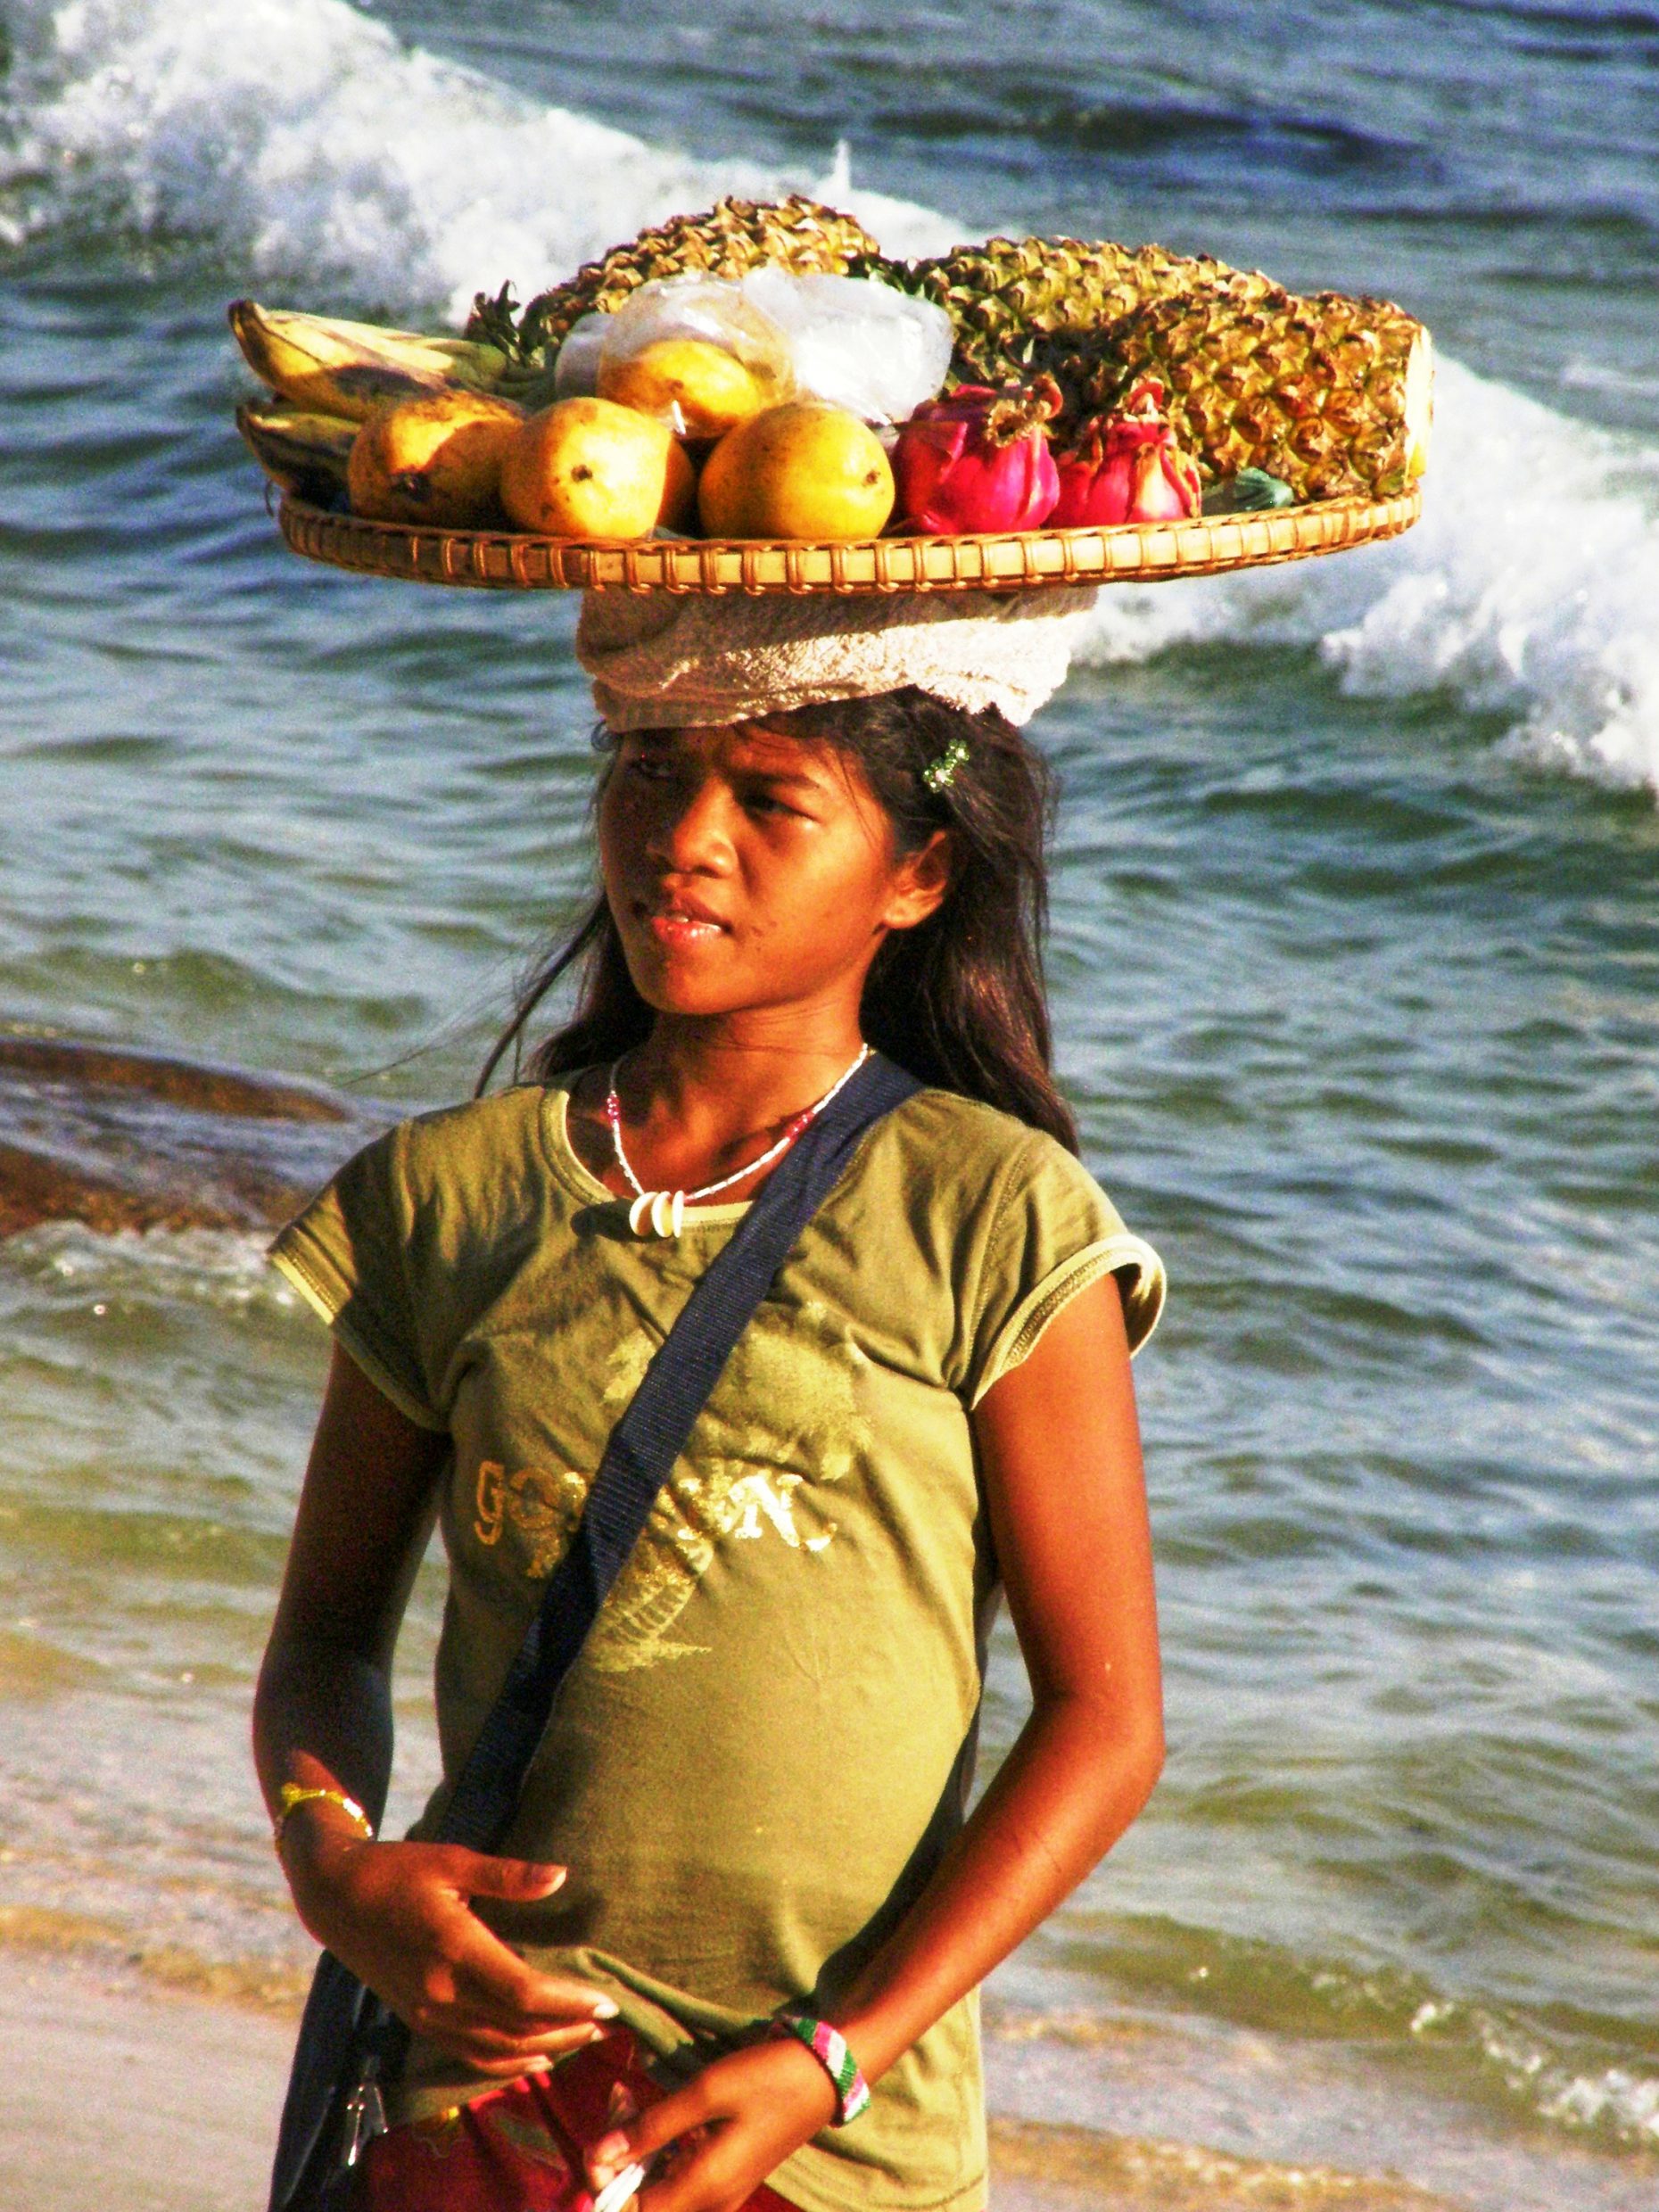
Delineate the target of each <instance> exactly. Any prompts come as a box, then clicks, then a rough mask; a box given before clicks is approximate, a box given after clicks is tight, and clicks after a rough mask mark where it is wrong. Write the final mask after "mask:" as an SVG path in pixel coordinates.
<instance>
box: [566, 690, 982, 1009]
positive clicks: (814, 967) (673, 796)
mask: <svg viewBox="0 0 1659 2212" xmlns="http://www.w3.org/2000/svg"><path fill="white" fill-rule="evenodd" d="M598 832H599V866H600V871H601V873H602V875H603V878H604V882H605V892H606V896H607V899H608V900H609V902H610V909H611V912H612V914H613V915H614V916H615V921H616V927H617V929H618V930H619V931H620V933H621V936H622V942H623V951H624V953H625V954H626V956H627V961H628V968H629V972H630V974H631V976H632V978H633V982H634V986H635V988H636V989H637V990H638V991H639V993H640V996H641V997H642V998H644V999H645V1001H646V1002H647V1003H648V1005H651V1006H654V1007H655V1008H656V1010H657V1011H658V1012H659V1013H670V1014H684V1015H692V1016H709V1015H721V1014H731V1013H737V1012H740V1011H747V1010H749V1009H762V1008H777V1009H783V1008H786V1007H791V1006H800V1005H801V1004H802V1003H805V1002H808V1001H823V1000H826V999H836V998H840V997H843V996H844V995H846V994H847V993H850V994H851V995H852V1006H853V1010H854V1014H855V1013H856V1008H857V1003H858V999H859V996H860V995H862V992H863V981H864V976H865V974H866V972H867V970H868V969H869V967H870V963H871V961H872V960H873V959H874V958H875V955H876V953H877V951H878V949H879V946H880V944H881V941H882V939H883V938H884V937H886V935H887V932H888V930H889V929H912V928H913V927H914V926H915V925H916V923H918V922H920V921H923V920H926V919H927V917H928V915H929V914H930V913H932V912H934V910H935V909H936V908H937V905H938V904H939V902H940V900H941V899H942V898H943V897H944V896H945V890H946V888H947V887H948V884H949V839H948V837H947V835H946V833H945V831H944V830H937V831H936V832H935V833H934V835H933V837H932V838H929V841H928V843H927V844H926V845H925V846H922V847H921V848H920V851H918V852H915V853H911V854H904V855H899V854H896V853H895V851H894V839H893V830H892V825H891V823H890V822H889V821H888V819H887V815H886V813H884V812H883V810H882V808H881V807H880V805H879V804H878V802H877V800H876V798H875V796H874V795H873V794H872V793H871V789H870V787H869V784H868V783H867V782H866V780H865V779H864V776H863V771H862V770H861V769H860V768H859V767H858V765H857V763H855V762H854V760H852V759H851V758H850V757H849V756H848V755H846V754H843V753H840V752H838V751H837V750H836V749H835V748H834V747H830V746H827V745H821V744H808V743H805V742H804V741H803V740H802V739H798V738H793V737H790V736H788V735H787V734H785V733H784V732H783V731H782V730H777V729H774V728H772V727H769V726H768V725H767V724H766V723H764V722H734V723H731V724H730V725H728V726H725V727H722V728H720V729H711V730H646V731H641V732H637V733H634V734H631V735H629V736H626V737H624V738H623V739H621V740H620V741H619V744H618V747H617V751H616V755H615V759H614V761H613V763H612V765H611V768H610V772H609V773H608V775H607V778H606V781H605V786H604V788H603V791H602V792H601V794H600V798H599V810H598Z"/></svg>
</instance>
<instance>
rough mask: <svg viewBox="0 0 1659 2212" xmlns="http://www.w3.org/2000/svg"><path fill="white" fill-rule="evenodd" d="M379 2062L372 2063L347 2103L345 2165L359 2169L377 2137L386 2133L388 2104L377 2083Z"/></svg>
mask: <svg viewBox="0 0 1659 2212" xmlns="http://www.w3.org/2000/svg"><path fill="white" fill-rule="evenodd" d="M378 2070H379V2069H378V2062H377V2061H374V2060H371V2062H370V2064H369V2066H368V2068H366V2069H365V2071H364V2074H363V2076H362V2078H361V2080H360V2081H359V2083H358V2085H357V2087H356V2088H355V2089H354V2090H353V2091H352V2092H351V2095H350V2096H349V2097H348V2098H347V2099H346V2101H345V2137H344V2141H343V2143H342V2145H341V2163H342V2165H343V2166H355V2165H356V2164H357V2162H358V2160H359V2158H360V2157H361V2156H362V2154H363V2152H364V2150H366V2149H367V2146H368V2145H369V2144H370V2143H371V2142H373V2141H374V2139H375V2137H376V2135H384V2134H385V2132H386V2103H385V2099H384V2097H383V2096H382V2095H381V2093H380V2084H379V2082H378V2081H377V2080H376V2073H377V2072H378Z"/></svg>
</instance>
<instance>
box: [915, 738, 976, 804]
mask: <svg viewBox="0 0 1659 2212" xmlns="http://www.w3.org/2000/svg"><path fill="white" fill-rule="evenodd" d="M967 764H968V746H967V741H966V740H965V739H962V738H953V739H951V741H950V743H949V744H948V745H947V746H946V747H945V750H944V752H942V753H941V754H940V755H939V757H938V759H937V760H936V761H929V763H928V765H927V766H926V767H925V768H924V769H923V770H922V772H921V780H922V781H923V782H924V783H925V784H926V785H927V787H928V788H929V791H948V790H949V789H950V788H951V785H952V783H953V781H954V780H955V776H956V771H957V770H958V769H959V768H965V767H966V766H967Z"/></svg>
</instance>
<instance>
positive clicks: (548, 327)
mask: <svg viewBox="0 0 1659 2212" xmlns="http://www.w3.org/2000/svg"><path fill="white" fill-rule="evenodd" d="M875 252H876V242H875V240H874V239H873V238H872V237H871V235H870V233H869V232H868V231H867V230H866V229H865V228H864V227H863V224H862V223H859V222H857V221H855V220H854V218H853V217H852V216H850V215H843V214H841V213H839V212H838V210H836V209H834V208H828V207H821V206H820V205H819V204H818V203H817V202H815V201H813V200H808V199H805V198H803V197H802V196H801V194H798V193H797V194H794V195H793V196H792V197H791V198H789V199H788V200H779V201H755V200H731V199H727V200H722V201H721V202H719V203H718V204H717V205H716V206H714V207H713V208H710V209H709V210H707V211H706V213H705V214H702V215H676V216H674V217H673V218H672V219H670V220H669V221H668V222H666V223H663V224H660V225H659V226H658V227H656V229H655V230H643V231H641V232H640V235H639V236H638V237H637V238H635V239H632V240H631V241H630V243H628V244H626V245H621V246H614V247H613V248H612V249H611V251H610V252H608V253H607V254H606V255H604V257H603V258H602V259H601V260H597V261H588V262H585V263H584V264H583V265H582V268H579V269H578V270H577V271H576V274H575V275H574V276H573V277H571V278H570V280H569V281H568V283H566V284H563V285H556V286H555V287H554V289H553V290H552V291H551V292H544V293H541V294H540V296H539V297H538V298H536V299H533V300H532V301H531V302H530V303H529V305H528V306H527V307H526V308H525V309H524V312H523V314H522V315H521V316H520V317H519V318H518V319H517V321H516V322H515V321H514V318H513V311H512V298H511V293H510V290H509V288H508V287H507V286H505V285H504V286H503V287H502V290H501V293H500V294H499V297H498V298H497V299H494V300H491V299H488V298H486V297H485V295H484V294H483V293H482V292H481V293H479V294H478V297H477V299H476V300H475V301H474V303H473V312H472V318H471V320H470V321H469V322H468V323H467V326H466V334H467V336H468V337H469V338H475V339H481V340H483V343H486V344H490V345H499V346H501V347H502V348H503V350H504V351H507V352H508V355H509V357H510V358H511V359H516V360H520V361H539V362H540V363H541V364H542V365H543V366H549V367H550V366H551V363H552V361H553V358H554V356H555V355H556V354H557V351H558V349H559V347H560V346H561V345H562V344H563V343H564V342H565V334H566V333H567V332H568V331H569V329H570V326H571V325H572V324H573V323H574V322H575V321H577V320H578V318H580V317H582V316H583V315H590V314H593V313H595V312H598V313H609V312H610V311H611V310H613V309H615V308H618V307H620V306H621V305H622V303H623V301H624V300H625V299H626V298H627V297H628V294H629V293H631V292H632V291H633V290H634V288H635V286H636V285H642V284H645V283H646V282H648V280H649V279H650V278H652V277H658V276H680V275H681V274H682V273H685V272H688V271H692V272H696V273H697V274H698V275H703V276H747V273H748V271H749V270H750V269H752V268H760V267H761V266H762V265H763V263H766V262H770V263H772V264H773V265H774V266H775V267H777V268H786V269H788V270H790V271H791V272H792V273H793V274H794V275H796V276H841V275H842V274H844V273H845V272H846V268H847V267H848V264H849V263H850V262H851V261H853V260H854V258H855V257H857V256H861V255H862V256H864V257H870V256H873V255H874V254H875Z"/></svg>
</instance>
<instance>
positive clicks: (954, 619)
mask: <svg viewBox="0 0 1659 2212" xmlns="http://www.w3.org/2000/svg"><path fill="white" fill-rule="evenodd" d="M1094 598H1095V589H1094V586H1093V585H1081V586H1077V587H1075V588H1074V587H1067V586H1061V587H1047V588H1044V589H1043V590H1035V591H973V592H955V591H953V592H939V593H937V594H935V593H922V592H902V593H894V594H893V595H892V596H890V597H888V596H886V595H883V596H880V597H874V596H872V597H868V598H866V597H863V596H853V595H849V596H847V597H846V598H840V597H836V598H829V597H819V596H817V595H813V596H803V597H800V598H791V597H787V596H784V595H782V594H779V595H776V596H773V595H771V594H768V595H765V596H759V597H753V598H750V597H744V598H737V597H735V596H734V597H732V598H725V597H723V596H722V597H718V598H717V597H714V596H710V595H706V594H704V593H701V592H688V593H687V594H686V595H685V596H684V597H678V596H670V595H668V594H666V593H659V592H649V593H639V594H635V593H632V592H625V591H590V592H588V593H586V594H585V595H584V596H583V598H582V619H581V622H580V623H578V625H577V630H576V657H577V659H578V660H579V661H580V662H581V663H582V666H583V668H585V669H586V671H587V672H588V674H589V675H590V677H591V678H592V679H593V703H594V705H595V706H596V707H597V708H598V711H599V713H600V714H602V715H603V716H604V718H605V720H606V722H607V723H608V724H609V726H610V727H611V729H613V730H664V729H688V728H694V727H706V726H708V725H711V724H719V723H723V722H756V721H759V720H761V719H762V718H763V716H765V715H768V714H788V713H789V712H790V711H791V710H792V709H793V708H795V707H797V706H821V705H823V704H824V703H825V702H827V701H829V700H831V699H864V698H873V697H875V696H876V695H877V694H878V693H879V692H883V691H902V690H903V689H904V688H905V686H906V685H908V684H914V685H915V686H916V687H917V688H918V689H920V690H923V691H929V692H931V693H932V694H933V696H934V697H936V698H940V699H944V700H945V701H947V702H948V703H949V704H950V705H951V706H960V707H962V708H964V709H966V711H967V712H968V713H970V714H981V713H983V712H984V710H985V709H986V707H988V706H995V707H1000V708H1001V710H1002V712H1003V714H1006V715H1007V717H1008V719H1009V721H1010V722H1016V723H1019V722H1029V721H1030V719H1031V717H1032V715H1033V714H1036V711H1037V709H1038V708H1039V707H1040V706H1044V704H1045V703H1046V702H1047V701H1048V700H1049V699H1051V698H1052V697H1053V695H1054V693H1055V692H1056V691H1058V690H1059V689H1060V687H1061V684H1062V683H1063V682H1064V681H1065V680H1066V670H1067V668H1068V666H1069V663H1070V659H1071V646H1072V640H1073V638H1074V635H1075V633H1076V631H1077V623H1078V622H1079V620H1080V618H1081V617H1082V616H1083V615H1085V614H1086V613H1087V612H1088V610H1089V608H1090V607H1093V605H1094Z"/></svg>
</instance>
